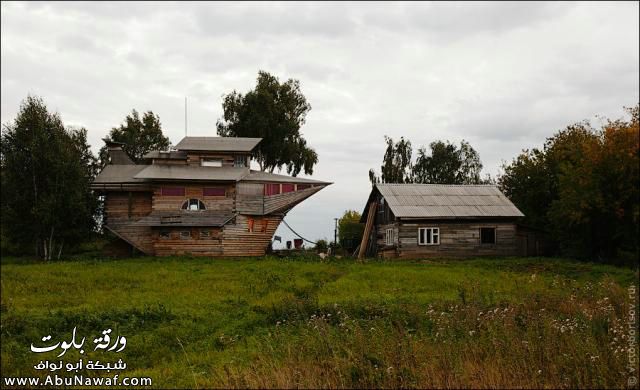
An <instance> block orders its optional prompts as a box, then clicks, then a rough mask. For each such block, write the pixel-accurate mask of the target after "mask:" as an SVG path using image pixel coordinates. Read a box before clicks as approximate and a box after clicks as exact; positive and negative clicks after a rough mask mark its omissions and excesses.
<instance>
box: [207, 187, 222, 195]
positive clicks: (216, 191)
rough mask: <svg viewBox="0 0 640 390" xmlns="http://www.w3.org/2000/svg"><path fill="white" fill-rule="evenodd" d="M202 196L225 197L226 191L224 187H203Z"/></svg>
mask: <svg viewBox="0 0 640 390" xmlns="http://www.w3.org/2000/svg"><path fill="white" fill-rule="evenodd" d="M202 194H203V195H204V196H225V195H226V189H225V188H224V187H205V188H203V189H202Z"/></svg>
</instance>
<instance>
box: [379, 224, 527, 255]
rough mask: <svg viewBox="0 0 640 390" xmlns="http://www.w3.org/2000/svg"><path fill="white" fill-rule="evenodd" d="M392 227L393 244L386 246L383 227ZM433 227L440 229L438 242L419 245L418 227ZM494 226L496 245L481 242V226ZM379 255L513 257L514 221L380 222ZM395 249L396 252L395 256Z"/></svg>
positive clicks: (514, 244) (516, 241)
mask: <svg viewBox="0 0 640 390" xmlns="http://www.w3.org/2000/svg"><path fill="white" fill-rule="evenodd" d="M389 227H392V228H393V229H394V234H395V235H396V236H395V237H397V238H396V240H397V244H396V246H391V247H390V246H387V245H386V244H385V241H384V238H385V234H386V229H387V228H389ZM422 227H436V228H439V229H440V244H439V245H418V229H419V228H422ZM481 227H493V228H495V229H496V243H495V244H481V243H480V228H481ZM377 239H378V240H377V243H378V255H379V256H381V257H399V258H429V257H432V258H436V257H455V258H459V257H474V256H515V255H517V254H518V240H517V225H516V223H515V222H496V221H486V222H483V221H473V222H460V221H457V222H454V221H451V222H450V221H434V222H429V221H420V222H413V221H411V222H409V221H402V220H400V221H399V222H397V223H393V224H387V225H379V226H378V230H377ZM394 252H395V255H394Z"/></svg>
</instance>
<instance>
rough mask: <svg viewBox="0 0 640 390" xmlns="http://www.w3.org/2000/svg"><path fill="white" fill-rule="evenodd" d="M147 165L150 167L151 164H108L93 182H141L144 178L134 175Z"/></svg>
mask: <svg viewBox="0 0 640 390" xmlns="http://www.w3.org/2000/svg"><path fill="white" fill-rule="evenodd" d="M147 167H150V165H135V164H126V165H117V164H108V165H106V166H105V167H104V169H103V170H102V172H100V174H98V176H96V178H95V180H94V181H93V182H94V183H95V184H110V183H140V182H143V181H144V180H142V179H139V178H135V177H134V176H135V175H137V174H138V173H140V171H142V170H143V169H145V168H147Z"/></svg>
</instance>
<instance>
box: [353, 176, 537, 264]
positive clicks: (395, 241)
mask: <svg viewBox="0 0 640 390" xmlns="http://www.w3.org/2000/svg"><path fill="white" fill-rule="evenodd" d="M523 216H524V215H523V214H522V213H521V212H520V210H518V209H517V208H516V207H515V206H514V205H513V203H511V201H509V199H507V197H506V196H504V194H502V193H501V192H500V190H499V189H498V188H497V187H496V186H493V185H439V184H377V185H375V186H374V187H373V189H372V191H371V194H370V195H369V200H368V201H367V204H366V206H365V209H364V212H363V213H362V219H361V221H360V222H362V223H366V225H365V234H364V237H363V240H362V243H361V245H360V251H359V254H360V257H362V256H364V255H365V254H366V255H368V256H380V257H385V258H386V257H389V258H393V257H399V258H429V257H434V258H435V257H473V256H516V255H528V254H533V253H527V248H529V251H532V250H533V249H531V247H533V248H534V249H535V246H536V245H537V244H535V243H530V244H529V245H527V243H526V242H523V240H526V239H527V238H529V237H531V234H530V233H528V234H526V235H523V234H521V233H519V228H518V220H519V219H520V218H521V217H523ZM531 239H534V240H535V237H534V238H531Z"/></svg>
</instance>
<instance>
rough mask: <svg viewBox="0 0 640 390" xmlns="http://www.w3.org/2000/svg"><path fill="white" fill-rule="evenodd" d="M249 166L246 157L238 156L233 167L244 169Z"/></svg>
mask: <svg viewBox="0 0 640 390" xmlns="http://www.w3.org/2000/svg"><path fill="white" fill-rule="evenodd" d="M246 165H247V158H246V157H245V156H244V155H237V156H235V158H234V160H233V166H234V167H239V168H244V167H245V166H246Z"/></svg>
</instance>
